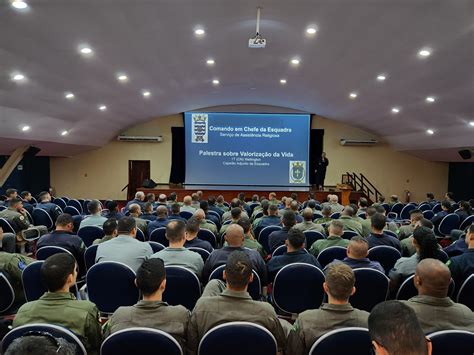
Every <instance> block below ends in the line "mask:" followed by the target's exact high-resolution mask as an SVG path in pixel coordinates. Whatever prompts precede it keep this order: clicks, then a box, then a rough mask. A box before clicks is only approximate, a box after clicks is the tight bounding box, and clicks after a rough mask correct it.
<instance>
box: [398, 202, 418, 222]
mask: <svg viewBox="0 0 474 355" xmlns="http://www.w3.org/2000/svg"><path fill="white" fill-rule="evenodd" d="M414 209H416V206H415V205H412V204H411V203H409V204H408V205H406V206H405V207H403V208H402V210H401V212H400V219H410V212H411V211H413V210H414Z"/></svg>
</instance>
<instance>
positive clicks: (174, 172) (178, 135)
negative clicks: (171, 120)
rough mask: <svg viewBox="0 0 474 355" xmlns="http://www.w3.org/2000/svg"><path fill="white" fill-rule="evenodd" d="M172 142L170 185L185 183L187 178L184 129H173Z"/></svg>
mask: <svg viewBox="0 0 474 355" xmlns="http://www.w3.org/2000/svg"><path fill="white" fill-rule="evenodd" d="M171 140H172V142H171V174H170V183H172V184H180V183H184V178H185V177H186V154H185V153H186V152H185V143H184V127H171Z"/></svg>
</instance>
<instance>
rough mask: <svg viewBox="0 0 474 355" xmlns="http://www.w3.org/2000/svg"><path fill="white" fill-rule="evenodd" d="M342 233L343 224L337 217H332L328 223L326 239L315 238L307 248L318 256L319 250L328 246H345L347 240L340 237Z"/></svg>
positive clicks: (347, 242) (347, 243)
mask: <svg viewBox="0 0 474 355" xmlns="http://www.w3.org/2000/svg"><path fill="white" fill-rule="evenodd" d="M343 234H344V225H343V224H342V222H341V221H340V220H338V219H334V220H332V221H331V223H330V224H329V236H328V237H327V238H326V239H320V240H317V241H315V242H314V243H313V245H311V248H309V252H310V253H311V254H313V255H314V256H316V257H317V256H318V254H319V253H320V252H322V251H323V250H324V249H327V248H329V247H334V246H339V247H347V246H348V245H349V241H348V240H347V239H342V235H343Z"/></svg>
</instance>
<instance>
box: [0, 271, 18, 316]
mask: <svg viewBox="0 0 474 355" xmlns="http://www.w3.org/2000/svg"><path fill="white" fill-rule="evenodd" d="M14 302H15V291H13V287H12V285H11V283H10V281H9V280H8V278H7V277H6V276H5V274H4V273H3V272H0V314H2V313H5V312H6V311H8V310H9V309H10V307H11V306H12V305H13V303H14Z"/></svg>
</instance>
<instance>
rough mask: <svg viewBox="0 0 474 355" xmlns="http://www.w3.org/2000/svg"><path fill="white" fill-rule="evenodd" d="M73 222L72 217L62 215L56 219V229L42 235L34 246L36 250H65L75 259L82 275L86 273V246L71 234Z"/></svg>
mask: <svg viewBox="0 0 474 355" xmlns="http://www.w3.org/2000/svg"><path fill="white" fill-rule="evenodd" d="M73 229H74V220H73V219H72V216H71V215H69V214H67V213H63V214H61V215H59V217H58V218H57V219H56V229H55V230H54V231H52V232H51V233H49V234H45V235H43V236H42V237H41V238H40V239H39V240H38V243H37V244H36V249H37V250H38V249H40V248H42V247H61V248H64V249H66V250H67V251H68V252H70V253H71V254H72V255H74V258H76V260H77V263H78V264H79V270H80V273H79V274H80V275H83V274H84V273H85V271H86V269H85V265H84V253H85V251H86V246H85V244H84V242H83V241H82V239H81V238H79V237H78V236H77V235H75V234H74V232H73Z"/></svg>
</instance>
